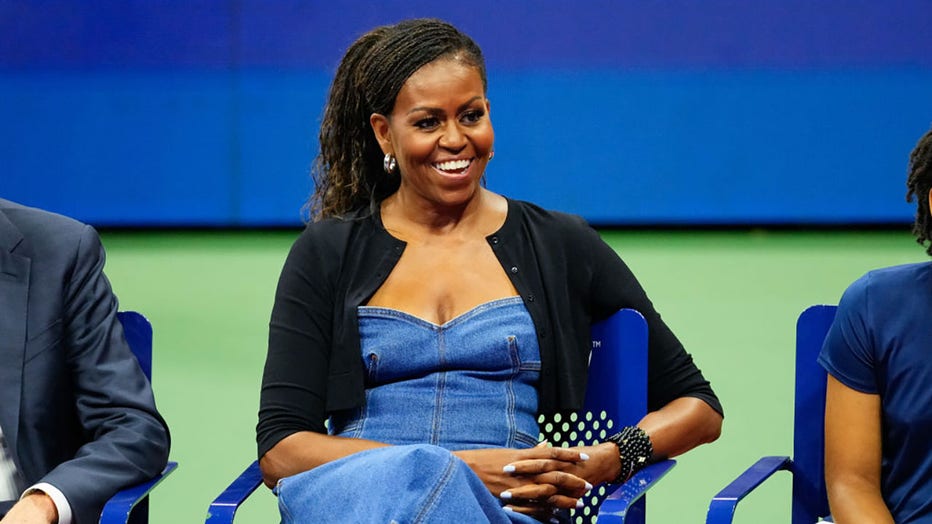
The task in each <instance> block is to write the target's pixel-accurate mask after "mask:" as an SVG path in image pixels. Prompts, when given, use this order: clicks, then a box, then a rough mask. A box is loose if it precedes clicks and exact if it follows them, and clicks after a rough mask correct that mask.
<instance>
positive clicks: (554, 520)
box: [550, 517, 560, 524]
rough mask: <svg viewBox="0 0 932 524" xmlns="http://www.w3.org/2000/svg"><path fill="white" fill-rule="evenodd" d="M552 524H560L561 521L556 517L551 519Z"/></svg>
mask: <svg viewBox="0 0 932 524" xmlns="http://www.w3.org/2000/svg"><path fill="white" fill-rule="evenodd" d="M550 524H560V519H558V518H556V517H551V519H550Z"/></svg>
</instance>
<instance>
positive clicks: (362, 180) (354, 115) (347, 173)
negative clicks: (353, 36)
mask: <svg viewBox="0 0 932 524" xmlns="http://www.w3.org/2000/svg"><path fill="white" fill-rule="evenodd" d="M445 57H447V58H452V59H455V60H458V61H461V62H463V63H465V64H468V65H470V66H473V67H475V68H476V69H477V70H478V71H479V75H480V76H481V78H482V87H483V90H485V89H486V87H487V80H486V73H485V59H484V58H483V56H482V51H481V50H480V49H479V46H477V45H476V43H475V42H474V41H473V40H472V39H471V38H469V37H468V36H466V35H465V34H463V33H461V32H460V31H459V30H457V29H456V28H455V27H453V26H452V25H450V24H448V23H446V22H443V21H441V20H436V19H431V18H419V19H414V20H405V21H403V22H399V23H397V24H395V25H387V26H382V27H377V28H375V29H373V30H371V31H369V32H368V33H366V34H364V35H362V36H361V37H360V38H359V39H358V40H356V41H355V42H354V43H353V44H352V45H351V46H350V48H349V49H348V50H347V51H346V54H345V55H344V56H343V59H342V60H341V61H340V65H339V66H338V67H337V71H336V75H335V76H334V78H333V84H332V85H331V86H330V94H329V97H328V99H327V105H326V106H325V107H324V114H323V120H322V122H321V126H320V154H319V155H318V157H317V159H316V160H315V162H314V166H313V168H312V171H311V175H312V177H313V179H314V186H315V187H314V193H313V194H312V195H311V198H310V200H309V201H308V205H307V208H308V210H309V214H310V218H311V219H312V220H320V219H323V218H326V217H330V216H339V215H343V214H345V213H348V212H350V211H353V210H356V209H359V208H361V207H364V206H367V205H371V204H372V203H374V202H379V201H381V200H382V199H384V198H385V197H387V196H388V195H390V194H392V193H394V192H395V190H397V189H398V185H399V183H400V179H399V177H398V176H397V175H388V174H387V173H385V171H384V170H383V168H382V160H383V154H382V150H381V149H380V148H379V143H378V141H376V139H375V134H374V133H373V131H372V127H371V125H370V123H369V117H370V115H372V114H373V113H378V114H381V115H389V114H391V112H392V110H393V109H394V107H395V99H396V98H397V97H398V92H399V91H401V87H402V85H404V83H405V81H406V80H407V79H408V78H409V77H410V76H411V75H412V74H414V72H415V71H417V70H418V69H420V68H421V67H423V66H424V65H426V64H428V63H430V62H433V61H435V60H437V59H438V58H445Z"/></svg>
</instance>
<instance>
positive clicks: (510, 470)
mask: <svg viewBox="0 0 932 524" xmlns="http://www.w3.org/2000/svg"><path fill="white" fill-rule="evenodd" d="M502 471H504V472H505V473H514V472H515V467H514V465H512V464H508V465H507V466H505V467H504V468H502Z"/></svg>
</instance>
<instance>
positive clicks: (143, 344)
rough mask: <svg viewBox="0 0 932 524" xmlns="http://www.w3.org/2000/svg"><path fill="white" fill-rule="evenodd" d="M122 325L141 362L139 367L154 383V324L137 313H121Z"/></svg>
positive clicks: (118, 316) (127, 340)
mask: <svg viewBox="0 0 932 524" xmlns="http://www.w3.org/2000/svg"><path fill="white" fill-rule="evenodd" d="M117 318H119V319H120V324H122V325H123V334H124V336H126V342H128V343H129V347H130V349H132V350H133V355H135V356H136V360H138V361H139V367H141V368H142V372H143V373H145V374H146V378H147V379H149V381H150V382H151V381H152V324H150V323H149V321H148V320H147V319H146V317H144V316H142V315H141V314H139V313H137V312H135V311H120V312H119V313H117Z"/></svg>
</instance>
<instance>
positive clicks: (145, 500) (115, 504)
mask: <svg viewBox="0 0 932 524" xmlns="http://www.w3.org/2000/svg"><path fill="white" fill-rule="evenodd" d="M117 318H118V319H119V320H120V324H122V325H123V335H124V336H125V337H126V342H127V343H128V344H129V347H130V349H131V350H132V351H133V355H134V356H135V357H136V360H138V361H139V367H141V368H142V371H143V373H145V375H146V378H147V379H149V381H150V382H151V381H152V324H150V323H149V321H148V320H147V319H146V317H144V316H142V315H141V314H139V313H137V312H135V311H120V312H119V313H117ZM177 467H178V463H177V462H169V463H168V465H166V466H165V469H163V470H162V472H161V473H160V474H159V475H158V476H156V477H155V478H153V479H151V480H148V481H146V482H143V483H141V484H137V485H135V486H131V487H128V488H126V489H123V490H121V491H119V492H118V493H117V494H116V495H114V496H113V497H111V498H110V500H108V501H107V503H106V504H105V505H104V507H103V510H102V511H101V513H100V524H124V523H126V524H147V523H148V522H149V492H150V491H152V490H153V489H155V487H156V486H157V485H158V484H159V483H161V482H162V480H164V479H165V477H166V476H168V475H169V474H170V473H171V472H172V471H174V470H175V468H177Z"/></svg>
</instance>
